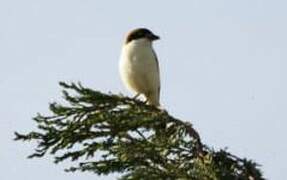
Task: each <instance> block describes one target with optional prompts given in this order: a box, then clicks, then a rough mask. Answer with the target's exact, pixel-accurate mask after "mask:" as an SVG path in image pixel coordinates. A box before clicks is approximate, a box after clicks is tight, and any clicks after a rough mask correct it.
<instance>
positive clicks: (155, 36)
mask: <svg viewBox="0 0 287 180" xmlns="http://www.w3.org/2000/svg"><path fill="white" fill-rule="evenodd" d="M148 38H149V39H150V40H152V41H155V40H158V39H160V37H159V36H157V35H155V34H150V35H148Z"/></svg>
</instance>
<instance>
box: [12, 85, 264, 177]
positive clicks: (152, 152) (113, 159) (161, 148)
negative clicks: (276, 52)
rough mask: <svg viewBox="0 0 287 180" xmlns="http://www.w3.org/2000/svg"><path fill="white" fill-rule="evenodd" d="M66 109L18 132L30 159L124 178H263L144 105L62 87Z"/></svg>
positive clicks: (57, 107)
mask: <svg viewBox="0 0 287 180" xmlns="http://www.w3.org/2000/svg"><path fill="white" fill-rule="evenodd" d="M60 85H61V86H62V87H63V89H64V90H63V95H64V99H65V100H66V101H67V102H68V103H67V105H61V104H58V103H52V104H50V110H51V112H52V115H51V116H43V115H40V114H39V115H37V116H36V117H35V118H34V121H35V122H36V124H37V131H32V132H29V133H27V134H21V133H17V132H16V133H15V135H16V137H15V140H23V141H33V142H36V144H37V147H36V149H35V152H34V153H32V154H31V155H30V156H29V158H35V157H38V158H40V157H43V156H44V155H46V154H51V155H52V156H53V157H54V161H55V163H59V162H62V161H64V160H71V161H75V166H73V167H70V168H68V169H66V171H71V172H74V171H91V172H94V173H96V174H98V175H106V174H110V173H114V172H117V173H120V174H121V177H119V179H122V180H132V179H141V180H153V179H155V180H161V179H163V180H173V179H180V180H187V179H191V180H233V179H234V180H263V179H264V178H263V177H262V174H261V172H260V170H259V169H258V165H257V164H256V163H255V162H253V161H251V160H247V159H245V158H239V157H237V156H235V155H232V154H231V153H229V152H227V151H226V149H224V150H223V149H222V150H219V151H216V150H213V149H211V148H209V147H208V146H206V145H204V144H202V142H201V140H200V137H199V134H198V133H197V131H196V130H195V129H194V128H193V127H192V125H191V124H190V123H187V122H183V121H181V120H179V119H176V118H174V117H172V116H171V115H169V114H168V112H167V111H165V110H161V109H157V108H155V107H152V106H149V105H146V104H145V103H144V102H141V101H138V100H135V99H131V98H128V97H122V96H119V95H114V94H104V93H101V92H99V91H94V90H92V89H89V88H85V87H83V86H81V85H80V84H74V83H71V84H67V83H63V82H62V83H60Z"/></svg>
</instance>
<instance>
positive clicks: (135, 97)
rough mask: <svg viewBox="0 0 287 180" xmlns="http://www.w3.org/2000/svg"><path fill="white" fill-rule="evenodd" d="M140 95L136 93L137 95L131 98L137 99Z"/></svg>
mask: <svg viewBox="0 0 287 180" xmlns="http://www.w3.org/2000/svg"><path fill="white" fill-rule="evenodd" d="M140 95H141V94H140V93H137V94H136V95H135V96H134V97H133V99H137V98H138V97H139V96H140Z"/></svg>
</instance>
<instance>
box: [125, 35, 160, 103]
mask: <svg viewBox="0 0 287 180" xmlns="http://www.w3.org/2000/svg"><path fill="white" fill-rule="evenodd" d="M120 75H121V79H122V81H123V83H124V85H125V86H126V87H127V88H128V89H129V90H130V91H132V92H134V93H136V94H143V95H144V96H145V97H146V99H147V101H148V103H149V104H152V105H155V106H159V88H160V77H159V69H158V65H157V62H156V56H155V54H154V52H153V48H152V42H151V41H149V40H148V39H144V38H142V39H138V40H133V41H131V42H129V43H128V44H125V45H124V46H123V49H122V54H121V58H120Z"/></svg>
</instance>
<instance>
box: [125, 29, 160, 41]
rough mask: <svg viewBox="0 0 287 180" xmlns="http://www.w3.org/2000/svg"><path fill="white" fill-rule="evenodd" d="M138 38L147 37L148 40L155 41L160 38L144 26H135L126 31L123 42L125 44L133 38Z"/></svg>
mask: <svg viewBox="0 0 287 180" xmlns="http://www.w3.org/2000/svg"><path fill="white" fill-rule="evenodd" d="M138 39H147V40H149V41H155V40H158V39H160V38H159V36H157V35H155V34H153V33H152V32H151V31H150V30H148V29H146V28H137V29H134V30H132V31H130V32H129V33H128V35H127V37H126V41H125V43H126V44H127V43H129V42H131V41H133V40H138Z"/></svg>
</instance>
